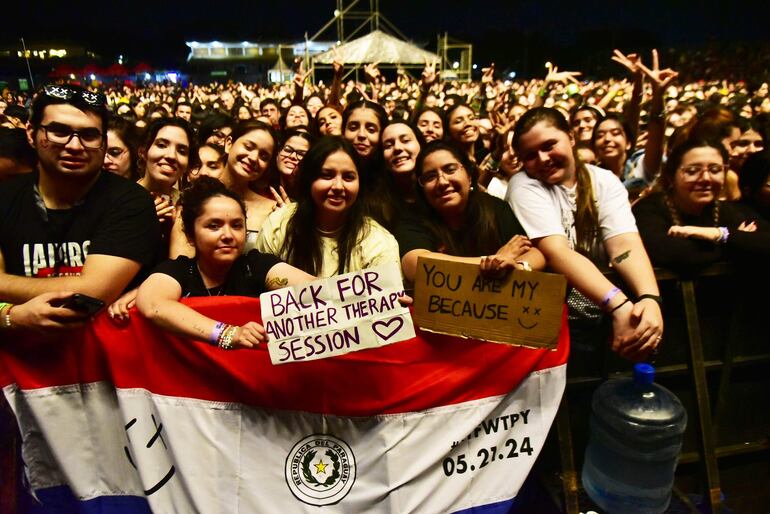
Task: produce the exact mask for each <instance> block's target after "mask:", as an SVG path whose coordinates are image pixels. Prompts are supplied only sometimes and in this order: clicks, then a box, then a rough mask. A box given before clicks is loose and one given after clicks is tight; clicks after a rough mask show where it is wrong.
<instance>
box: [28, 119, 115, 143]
mask: <svg viewBox="0 0 770 514" xmlns="http://www.w3.org/2000/svg"><path fill="white" fill-rule="evenodd" d="M40 128H41V129H43V131H44V132H45V137H46V139H48V141H50V142H51V143H54V144H56V145H62V146H65V145H68V144H69V142H70V141H72V138H73V137H75V136H77V138H78V139H79V140H80V144H82V145H83V146H84V147H85V148H91V149H95V148H101V147H102V146H103V145H104V136H103V134H102V131H101V130H99V129H97V128H84V129H81V130H73V129H72V127H70V126H68V125H63V124H61V123H49V124H48V125H40Z"/></svg>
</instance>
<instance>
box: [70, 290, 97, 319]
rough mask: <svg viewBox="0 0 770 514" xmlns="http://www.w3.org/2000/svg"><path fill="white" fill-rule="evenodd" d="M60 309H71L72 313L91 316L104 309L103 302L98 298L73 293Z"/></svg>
mask: <svg viewBox="0 0 770 514" xmlns="http://www.w3.org/2000/svg"><path fill="white" fill-rule="evenodd" d="M61 306H62V307H66V308H68V309H72V310H73V311H77V312H82V313H84V314H88V315H89V316H93V315H94V314H96V313H97V312H99V311H100V310H101V309H102V308H104V302H103V301H101V300H99V299H98V298H93V297H91V296H88V295H84V294H80V293H75V294H73V295H72V296H70V297H69V298H67V299H66V300H64V302H63V303H62V304H61Z"/></svg>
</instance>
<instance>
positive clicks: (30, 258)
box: [0, 171, 160, 280]
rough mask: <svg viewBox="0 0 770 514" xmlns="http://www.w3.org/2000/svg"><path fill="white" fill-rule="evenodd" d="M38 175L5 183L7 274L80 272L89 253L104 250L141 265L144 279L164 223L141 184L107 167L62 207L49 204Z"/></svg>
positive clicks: (2, 229) (1, 206) (0, 209)
mask: <svg viewBox="0 0 770 514" xmlns="http://www.w3.org/2000/svg"><path fill="white" fill-rule="evenodd" d="M37 180H38V173H37V172H33V173H27V174H24V175H21V176H19V177H16V178H14V179H12V180H9V181H8V182H5V183H3V185H2V186H1V187H0V250H2V253H3V257H4V259H5V270H6V272H7V273H10V274H13V275H22V276H26V277H52V276H65V275H79V274H80V272H81V270H82V268H83V264H84V263H85V261H86V256H87V255H91V254H103V255H114V256H116V257H123V258H125V259H129V260H132V261H135V262H138V263H139V264H141V265H142V268H143V269H142V271H141V272H140V273H139V274H138V275H137V277H136V279H139V278H141V277H142V276H143V275H146V271H147V270H148V269H149V268H151V267H152V266H153V265H154V264H155V262H156V253H157V249H158V244H159V241H160V227H159V225H158V218H157V217H156V215H155V206H154V204H153V201H152V199H151V198H150V196H149V195H148V194H147V192H146V191H145V190H144V189H143V188H142V187H141V186H139V185H138V184H135V183H133V182H131V181H129V180H126V179H124V178H122V177H119V176H117V175H114V174H112V173H108V172H104V171H102V172H100V175H99V178H97V180H96V182H95V183H94V185H93V186H92V187H91V189H90V190H89V191H88V193H86V195H85V197H84V198H83V199H82V201H80V202H79V203H78V204H77V205H76V206H74V207H72V208H71V209H63V210H56V209H48V208H46V207H45V205H44V204H43V201H42V198H41V197H40V195H39V193H37V192H36V185H37ZM136 279H135V280H136Z"/></svg>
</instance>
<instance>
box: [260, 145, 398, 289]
mask: <svg viewBox="0 0 770 514" xmlns="http://www.w3.org/2000/svg"><path fill="white" fill-rule="evenodd" d="M358 170H359V167H358V154H357V153H356V151H355V149H354V148H353V147H352V146H351V144H350V143H349V142H348V141H346V140H344V139H342V138H341V137H335V136H327V137H324V138H321V139H320V140H319V141H318V143H316V144H315V145H314V146H313V148H311V149H310V151H309V152H308V153H307V155H305V158H304V159H303V161H302V162H301V163H300V165H299V168H298V175H297V192H298V195H297V203H292V204H290V205H288V206H287V207H286V208H283V209H279V210H277V211H275V212H274V213H273V214H271V215H270V217H269V218H268V219H267V221H266V222H265V224H264V225H263V227H262V231H261V232H260V234H259V237H258V238H257V243H256V247H257V249H258V250H260V251H262V252H266V253H271V254H273V255H277V256H279V257H281V258H282V259H284V260H286V262H288V263H290V264H291V265H293V266H295V267H297V268H299V269H302V270H304V271H306V272H307V273H310V274H313V275H318V276H320V277H330V276H334V275H338V274H341V273H347V272H351V271H360V270H362V269H365V268H369V267H372V266H378V265H382V264H387V263H394V264H398V262H399V259H398V244H397V243H396V240H395V239H394V238H393V236H392V235H391V234H390V233H389V232H388V231H387V230H385V229H384V228H382V226H380V225H379V224H378V223H377V222H376V221H374V220H373V219H371V218H369V217H368V216H366V215H365V214H364V212H363V204H362V197H361V196H362V194H364V193H363V191H362V190H361V179H360V175H359V172H358Z"/></svg>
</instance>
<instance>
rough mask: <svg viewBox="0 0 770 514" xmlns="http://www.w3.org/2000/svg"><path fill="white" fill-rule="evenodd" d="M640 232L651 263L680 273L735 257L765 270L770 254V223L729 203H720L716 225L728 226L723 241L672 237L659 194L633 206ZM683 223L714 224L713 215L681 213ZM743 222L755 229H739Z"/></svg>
mask: <svg viewBox="0 0 770 514" xmlns="http://www.w3.org/2000/svg"><path fill="white" fill-rule="evenodd" d="M633 213H634V216H635V217H636V225H637V227H639V235H640V236H641V238H642V242H643V243H644V247H645V249H646V250H647V253H648V255H649V256H650V260H651V261H652V264H653V265H654V266H661V267H664V268H670V269H672V270H675V271H678V272H680V273H693V274H694V273H698V271H700V269H701V268H703V267H705V266H707V265H709V264H712V263H715V262H719V261H723V260H728V261H730V260H736V262H741V263H743V264H754V265H759V266H761V267H760V268H758V269H765V266H764V263H765V262H766V260H767V258H768V257H770V226H768V225H767V222H766V221H765V220H763V219H761V218H759V217H758V216H757V214H756V213H752V212H750V211H749V210H748V209H747V208H746V207H739V206H738V205H737V204H734V203H732V202H720V204H719V225H720V226H724V227H727V229H728V230H729V231H730V235H729V237H728V239H727V243H726V244H715V243H714V242H713V241H705V240H703V239H697V238H683V237H671V236H669V235H668V229H669V228H671V226H672V225H673V224H674V220H673V219H672V217H671V212H670V211H669V209H668V207H667V206H666V203H665V200H664V197H663V194H662V193H653V194H651V195H649V196H647V197H645V198H643V199H642V200H640V201H639V202H638V203H637V204H636V205H634V208H633ZM680 217H681V222H682V225H692V226H696V227H713V226H714V214H713V210H712V208H707V209H705V210H704V211H703V213H702V214H701V215H699V216H691V215H686V214H683V213H680ZM743 221H747V222H748V221H755V222H756V224H757V230H756V231H755V232H744V231H741V230H738V226H739V225H740V224H741V222H743Z"/></svg>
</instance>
